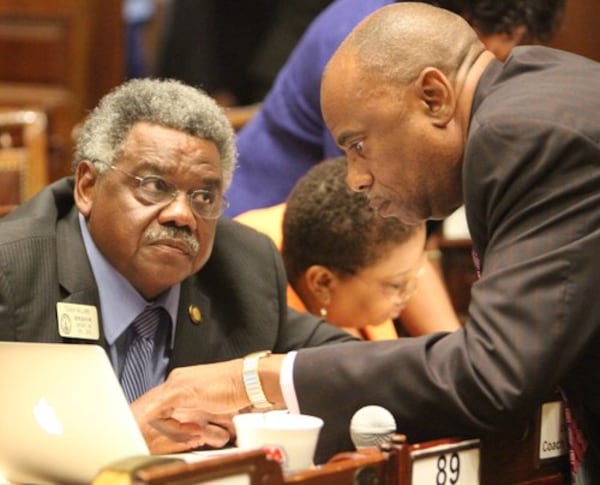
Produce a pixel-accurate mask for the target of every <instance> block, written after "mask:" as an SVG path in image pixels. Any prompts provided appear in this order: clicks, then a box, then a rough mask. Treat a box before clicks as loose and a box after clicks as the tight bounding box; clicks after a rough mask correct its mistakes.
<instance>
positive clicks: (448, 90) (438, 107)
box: [415, 67, 456, 128]
mask: <svg viewBox="0 0 600 485" xmlns="http://www.w3.org/2000/svg"><path fill="white" fill-rule="evenodd" d="M415 89H416V93H417V96H418V97H419V99H420V100H421V101H422V103H423V105H424V106H425V110H426V113H425V114H426V115H427V116H429V117H431V118H433V124H434V126H436V127H438V128H443V127H445V126H446V125H447V124H448V123H449V122H450V121H451V120H452V118H453V117H454V112H455V109H456V98H455V95H454V89H453V87H452V84H451V83H450V81H448V78H447V77H446V76H445V75H444V73H442V72H441V71H440V70H439V69H436V68H434V67H428V68H425V69H423V70H422V71H421V74H419V77H418V78H417V80H416V81H415Z"/></svg>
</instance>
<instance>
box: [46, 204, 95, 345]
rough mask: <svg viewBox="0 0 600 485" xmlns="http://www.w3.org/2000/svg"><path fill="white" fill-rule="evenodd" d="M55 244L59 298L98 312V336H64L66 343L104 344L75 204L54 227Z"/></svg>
mask: <svg viewBox="0 0 600 485" xmlns="http://www.w3.org/2000/svg"><path fill="white" fill-rule="evenodd" d="M56 246H57V261H58V264H57V266H58V281H59V284H60V286H61V293H62V294H63V295H64V297H63V298H62V299H61V301H62V302H64V303H73V304H80V305H92V306H95V307H96V309H97V311H98V325H99V330H100V339H99V340H98V341H92V340H85V339H68V341H70V342H73V341H74V342H78V343H88V344H90V343H97V344H99V345H101V346H102V347H106V341H105V340H104V332H103V330H102V315H101V311H100V298H99V296H98V289H97V287H96V281H95V279H94V275H93V273H92V268H91V266H90V262H89V260H88V257H87V253H86V250H85V246H84V244H83V239H82V236H81V230H80V228H79V220H78V211H77V208H76V207H75V206H73V209H72V210H71V211H70V212H69V214H68V215H67V216H66V217H65V218H63V219H60V220H59V221H58V223H57V228H56Z"/></svg>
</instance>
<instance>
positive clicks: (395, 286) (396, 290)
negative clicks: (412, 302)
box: [355, 266, 425, 304]
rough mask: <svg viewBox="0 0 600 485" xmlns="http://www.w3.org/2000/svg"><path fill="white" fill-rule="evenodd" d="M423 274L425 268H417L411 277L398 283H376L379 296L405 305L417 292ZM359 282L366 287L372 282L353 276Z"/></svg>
mask: <svg viewBox="0 0 600 485" xmlns="http://www.w3.org/2000/svg"><path fill="white" fill-rule="evenodd" d="M424 272H425V268H424V267H423V266H421V267H419V269H418V270H417V271H416V272H415V273H414V274H412V275H409V276H406V277H405V278H404V279H403V280H402V281H400V282H398V283H391V282H381V281H378V282H376V284H377V286H378V288H379V290H380V292H381V294H382V295H383V296H384V297H385V298H387V299H389V300H391V299H393V298H397V299H399V300H400V303H402V304H404V303H406V302H407V301H408V300H409V299H410V297H411V296H413V295H414V294H415V291H417V286H418V285H419V279H420V278H421V276H422V275H423V273H424ZM355 276H356V278H358V279H359V280H360V281H362V282H363V283H364V284H366V285H368V286H372V285H373V282H368V281H365V280H364V279H363V278H361V277H360V276H358V275H355Z"/></svg>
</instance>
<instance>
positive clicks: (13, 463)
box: [0, 342, 149, 483]
mask: <svg viewBox="0 0 600 485" xmlns="http://www.w3.org/2000/svg"><path fill="white" fill-rule="evenodd" d="M0 369H1V371H0V396H2V397H1V399H0V402H1V405H0V475H3V476H4V478H5V480H8V481H9V482H17V483H19V482H20V483H23V482H25V483H37V482H56V483H69V482H88V483H89V482H90V481H91V480H92V479H93V478H94V476H95V475H96V474H97V472H98V471H99V470H100V469H101V468H102V467H103V466H105V465H107V464H109V463H110V462H112V461H116V460H119V459H121V458H125V457H128V456H138V455H148V454H149V451H148V448H147V446H146V443H145V441H144V438H143V436H142V434H141V432H140V430H139V428H138V426H137V423H136V421H135V418H134V417H133V414H132V413H131V411H130V409H129V405H128V404H127V400H126V399H125V396H124V394H123V391H122V389H121V386H120V384H119V382H118V380H117V378H116V376H115V374H114V371H113V369H112V366H111V364H110V361H109V360H108V357H107V355H106V353H105V351H104V350H103V349H102V348H101V347H99V346H96V345H75V344H43V343H23V342H0ZM0 481H1V480H0Z"/></svg>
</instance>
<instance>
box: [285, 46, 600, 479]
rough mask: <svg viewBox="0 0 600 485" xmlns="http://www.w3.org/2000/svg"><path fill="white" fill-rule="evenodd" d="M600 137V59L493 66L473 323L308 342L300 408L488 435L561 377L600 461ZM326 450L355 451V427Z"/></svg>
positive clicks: (476, 160) (479, 150)
mask: <svg viewBox="0 0 600 485" xmlns="http://www.w3.org/2000/svg"><path fill="white" fill-rule="evenodd" d="M599 143H600V65H599V64H598V63H595V62H592V61H590V60H587V59H584V58H581V57H578V56H575V55H571V54H567V53H562V52H559V51H555V50H551V49H546V48H542V47H527V48H525V47H523V48H518V49H515V50H514V54H513V55H512V57H510V58H509V59H508V60H507V62H506V63H505V64H501V63H499V62H495V61H494V62H493V63H492V64H491V65H490V66H489V67H488V69H487V70H486V72H485V73H484V76H483V77H482V79H481V80H480V82H479V86H478V89H477V92H476V95H475V100H474V105H473V110H472V119H471V124H470V128H469V137H468V142H467V146H466V151H465V153H464V160H463V162H464V163H463V180H464V198H465V205H466V211H467V218H468V222H469V229H470V232H471V236H472V238H473V243H474V247H475V249H476V250H477V252H478V254H479V257H480V259H481V261H482V273H481V278H480V280H479V281H478V282H477V283H475V285H474V286H473V289H472V294H471V304H470V307H469V320H468V322H467V323H466V325H465V327H464V329H463V330H461V331H458V332H456V333H454V334H450V335H447V336H444V335H433V336H425V337H422V338H413V339H399V340H398V341H392V342H372V343H365V344H362V345H357V344H353V343H351V344H348V345H345V346H339V348H338V346H334V347H329V348H328V349H327V351H321V350H318V349H307V350H302V351H300V352H299V354H298V356H297V359H296V363H295V367H294V379H295V384H296V391H297V393H298V399H299V402H300V409H301V410H302V411H304V412H307V413H310V414H316V415H319V416H321V417H323V418H324V419H325V421H326V423H327V424H328V426H330V427H333V428H334V431H335V430H341V431H343V430H345V429H346V428H347V426H348V422H349V421H350V418H351V417H352V414H353V413H354V412H355V411H356V410H357V409H359V408H360V407H362V406H364V405H367V404H380V405H382V406H385V407H387V408H388V409H389V410H391V411H392V412H393V414H394V415H395V417H396V421H397V425H398V429H399V430H400V431H402V432H405V433H407V435H408V438H409V439H410V440H424V439H431V438H436V437H443V436H457V435H462V436H464V435H483V434H486V433H488V432H490V431H496V430H503V429H506V428H507V427H508V426H515V425H517V424H518V423H519V422H520V420H522V419H524V418H526V417H528V416H530V415H531V413H532V411H533V410H534V409H535V407H536V406H537V405H538V404H539V403H540V402H541V401H542V400H543V399H545V398H546V397H547V396H548V395H549V394H550V393H552V392H553V390H554V389H555V388H556V387H557V386H560V387H561V388H562V389H563V391H565V392H566V393H567V395H568V396H569V397H570V398H571V399H572V400H573V402H580V403H581V404H582V405H583V411H584V416H583V417H582V420H581V421H582V424H583V427H584V429H585V431H586V432H587V435H588V438H589V439H590V441H591V446H592V453H594V454H595V461H596V463H598V462H599V460H598V454H597V453H598V447H599V446H600V297H599V291H600V147H599ZM398 163H400V161H399V162H398ZM332 402H335V403H336V404H337V405H336V406H335V407H331V406H330V405H329V404H330V403H332ZM331 436H334V433H331ZM321 445H322V446H321V448H320V452H321V453H322V454H325V455H326V454H329V453H330V452H331V451H332V450H334V449H336V448H340V447H342V448H343V447H347V446H349V441H348V434H347V433H345V432H341V434H340V435H339V436H337V438H336V440H335V441H332V442H325V441H324V442H323V443H322V444H321ZM599 480H600V479H599ZM598 483H600V481H599V482H598Z"/></svg>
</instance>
